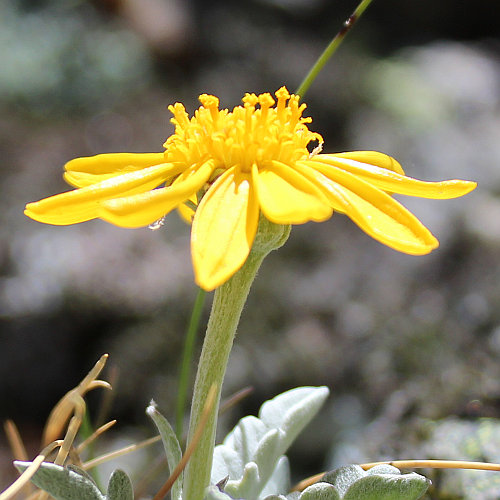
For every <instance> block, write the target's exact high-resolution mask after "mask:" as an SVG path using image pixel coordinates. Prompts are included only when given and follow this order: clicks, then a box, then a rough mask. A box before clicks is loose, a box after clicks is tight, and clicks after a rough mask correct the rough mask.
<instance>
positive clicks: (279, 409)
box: [259, 387, 330, 454]
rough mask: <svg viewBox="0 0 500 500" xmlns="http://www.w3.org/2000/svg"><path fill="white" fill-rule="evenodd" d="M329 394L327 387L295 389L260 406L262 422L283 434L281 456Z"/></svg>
mask: <svg viewBox="0 0 500 500" xmlns="http://www.w3.org/2000/svg"><path fill="white" fill-rule="evenodd" d="M329 392H330V391H329V390H328V388H327V387H297V388H296V389H292V390H290V391H286V392H284V393H283V394H280V395H279V396H276V397H275V398H273V399H271V400H269V401H266V402H265V403H264V404H263V405H262V407H261V409H260V411H259V418H260V419H261V420H262V422H264V423H265V424H266V426H267V427H268V428H270V429H273V428H279V429H281V430H282V431H283V432H284V433H285V437H284V439H283V441H282V450H281V454H283V453H285V451H286V450H287V449H288V448H289V446H290V445H291V444H292V443H293V441H294V440H295V438H296V437H297V436H298V434H299V432H300V431H302V429H303V428H304V427H305V426H306V425H307V424H308V423H309V422H310V421H311V420H312V419H313V417H314V416H315V415H316V413H318V411H319V409H320V408H321V406H322V405H323V403H324V402H325V400H326V398H327V397H328V394H329Z"/></svg>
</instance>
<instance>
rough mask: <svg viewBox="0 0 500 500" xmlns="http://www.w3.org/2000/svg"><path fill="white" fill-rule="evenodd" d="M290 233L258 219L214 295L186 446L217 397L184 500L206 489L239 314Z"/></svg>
mask: <svg viewBox="0 0 500 500" xmlns="http://www.w3.org/2000/svg"><path fill="white" fill-rule="evenodd" d="M289 233H290V227H289V226H282V225H278V224H272V223H271V222H269V221H267V219H265V218H264V217H261V221H260V225H259V232H258V234H257V237H256V239H255V241H254V244H253V247H252V251H251V252H250V255H249V256H248V257H247V260H246V261H245V263H244V264H243V267H242V268H241V269H240V270H239V271H238V272H237V273H236V274H234V275H233V277H232V278H231V279H229V280H228V281H227V282H226V283H224V284H223V285H222V286H220V287H219V288H217V289H216V290H215V295H214V300H213V303H212V311H211V313H210V319H209V320H208V326H207V331H206V334H205V340H204V342H203V348H202V351H201V356H200V362H199V365H198V372H197V374H196V381H195V384H194V391H193V402H192V405H191V418H190V421H189V433H188V446H189V444H190V443H191V442H192V441H193V439H194V435H195V432H196V429H197V428H198V427H199V424H200V421H201V419H202V418H203V408H204V406H205V403H206V400H207V397H208V394H209V391H210V388H211V387H213V386H215V387H216V390H217V394H216V398H215V404H214V405H213V408H212V410H211V412H210V416H209V417H208V419H207V421H206V425H205V428H204V432H203V435H202V436H201V439H200V441H199V443H198V446H197V447H196V450H195V451H194V453H193V455H192V457H191V459H190V461H189V463H188V465H187V467H186V470H185V473H184V482H183V499H184V500H202V499H203V496H204V493H205V488H206V487H207V486H208V484H209V481H210V473H211V469H212V459H213V451H214V446H215V431H216V426H217V415H218V412H219V403H220V395H221V387H222V382H223V380H224V375H225V373H226V367H227V362H228V359H229V354H230V352H231V347H232V345H233V341H234V337H235V335H236V328H237V326H238V323H239V320H240V316H241V312H242V310H243V306H244V305H245V302H246V299H247V296H248V293H249V291H250V287H251V285H252V282H253V280H254V278H255V275H256V274H257V271H258V269H259V267H260V265H261V263H262V261H263V260H264V257H265V256H266V255H267V254H268V253H269V252H270V251H271V250H273V249H275V248H279V247H280V246H281V245H282V244H283V243H284V242H285V241H286V239H287V238H288V235H289Z"/></svg>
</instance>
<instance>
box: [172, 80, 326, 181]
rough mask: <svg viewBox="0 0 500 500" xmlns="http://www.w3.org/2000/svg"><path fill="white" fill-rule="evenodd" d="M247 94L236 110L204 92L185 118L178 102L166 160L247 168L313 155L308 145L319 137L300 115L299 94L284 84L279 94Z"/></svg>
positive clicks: (287, 162) (173, 108)
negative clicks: (221, 106)
mask: <svg viewBox="0 0 500 500" xmlns="http://www.w3.org/2000/svg"><path fill="white" fill-rule="evenodd" d="M275 95H276V99H277V101H276V100H275V99H274V98H273V97H272V96H271V94H269V93H263V94H260V95H258V96H257V95H255V94H250V93H247V94H246V95H245V97H243V99H242V101H243V105H242V106H236V107H235V108H234V109H233V110H232V111H229V110H227V109H224V110H219V100H218V99H217V98H216V97H215V96H211V95H208V94H203V95H201V96H200V102H201V106H200V108H198V109H197V110H196V111H195V113H194V117H193V118H191V119H190V120H188V119H187V116H186V114H185V110H184V108H183V107H180V106H174V107H172V108H170V109H171V111H172V112H173V113H174V120H175V122H174V123H175V124H176V130H175V134H174V135H173V136H172V137H171V138H170V139H169V140H168V141H167V143H166V144H165V148H166V151H165V156H166V158H167V160H168V161H170V162H175V161H182V162H185V163H187V164H189V165H197V164H202V163H204V162H205V161H207V159H209V158H211V159H212V160H214V161H215V164H216V166H217V168H218V169H223V170H227V169H230V168H233V167H236V166H238V170H239V171H242V172H249V171H250V170H251V168H252V165H254V164H255V165H257V167H258V168H259V169H260V168H264V167H266V166H269V165H271V164H272V162H273V161H280V162H284V163H286V164H288V165H290V166H292V167H293V164H294V163H295V162H296V161H298V160H301V159H305V158H307V157H308V156H309V151H308V148H307V146H308V144H309V143H310V142H311V141H316V140H318V141H319V142H322V139H321V137H320V136H319V135H318V134H315V133H313V132H310V131H309V129H308V128H307V125H306V123H309V122H310V119H305V118H302V112H303V111H304V109H305V107H306V106H305V105H304V104H302V105H299V99H300V98H299V96H297V95H293V94H292V95H290V94H289V93H288V91H287V90H286V88H285V87H282V88H281V89H279V90H278V91H276V93H275Z"/></svg>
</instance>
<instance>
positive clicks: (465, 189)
mask: <svg viewBox="0 0 500 500" xmlns="http://www.w3.org/2000/svg"><path fill="white" fill-rule="evenodd" d="M348 154H350V153H344V155H348ZM384 156H385V155H384ZM389 158H390V157H389ZM305 162H306V163H307V164H308V165H309V166H312V167H313V168H315V169H316V170H318V171H319V172H321V173H322V174H324V175H326V176H327V177H329V178H330V179H332V180H335V179H336V178H337V177H338V176H339V175H340V172H341V171H344V172H349V173H351V174H354V175H356V176H357V177H359V178H360V179H364V180H365V181H367V182H369V183H370V184H373V185H374V186H376V187H377V188H379V189H382V190H384V191H388V192H391V193H398V194H405V195H408V196H418V197H420V198H434V199H449V198H458V197H459V196H463V195H464V194H467V193H469V192H470V191H472V190H473V189H474V188H475V187H476V185H477V184H476V183H475V182H470V181H461V180H456V179H453V180H449V181H440V182H427V181H420V180H417V179H413V178H412V177H407V176H405V175H401V174H399V173H398V172H395V171H391V170H388V169H386V168H384V167H380V166H376V165H373V164H368V163H361V162H359V161H357V160H354V159H350V158H348V157H338V155H336V154H335V155H323V154H320V155H317V156H314V157H312V158H310V159H309V160H305Z"/></svg>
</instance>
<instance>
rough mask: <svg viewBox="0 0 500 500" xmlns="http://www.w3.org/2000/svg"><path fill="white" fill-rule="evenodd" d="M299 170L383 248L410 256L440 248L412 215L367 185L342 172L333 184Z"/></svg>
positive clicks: (305, 169)
mask: <svg viewBox="0 0 500 500" xmlns="http://www.w3.org/2000/svg"><path fill="white" fill-rule="evenodd" d="M298 168H299V169H301V171H303V173H304V174H305V175H311V176H313V177H314V178H315V179H317V183H318V185H321V186H322V188H323V189H324V192H325V194H326V195H327V196H328V199H329V200H330V201H331V203H332V206H334V207H335V208H336V209H340V211H342V212H344V213H345V214H346V215H347V216H349V217H350V218H351V219H352V220H353V221H354V222H355V223H356V224H357V225H358V226H359V227H360V228H361V229H363V231H365V232H366V233H367V234H369V235H370V236H371V237H372V238H374V239H376V240H378V241H380V242H381V243H383V244H384V245H387V246H389V247H391V248H394V249H395V250H398V251H400V252H404V253H408V254H411V255H424V254H427V253H429V252H431V251H432V250H433V249H434V248H437V246H438V245H439V243H438V241H437V240H436V238H434V236H433V235H432V234H431V232H430V231H429V230H428V229H427V228H426V227H425V226H424V225H423V224H422V223H421V222H420V221H419V220H418V219H417V218H416V217H415V216H414V215H413V214H412V213H411V212H409V211H408V210H407V209H406V208H405V207H403V206H402V205H401V204H400V203H398V202H397V201H396V200H394V198H392V197H391V196H390V195H388V194H387V193H385V192H384V191H381V190H380V189H377V188H376V187H373V186H372V185H371V184H369V183H368V182H365V181H363V180H361V179H359V178H357V177H356V176H354V175H352V174H349V173H348V172H342V174H343V176H342V178H341V176H338V177H337V179H336V181H337V182H335V181H332V180H331V179H328V178H327V177H325V176H323V175H322V174H321V173H319V172H317V171H316V172H314V170H313V169H307V167H305V166H299V167H298ZM337 207H338V208H337Z"/></svg>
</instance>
